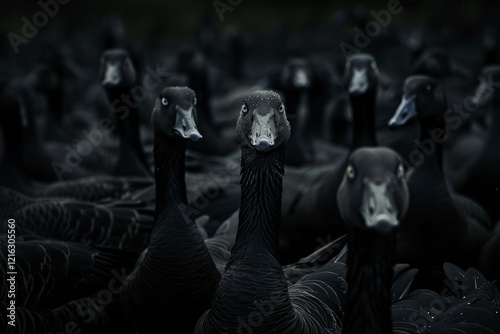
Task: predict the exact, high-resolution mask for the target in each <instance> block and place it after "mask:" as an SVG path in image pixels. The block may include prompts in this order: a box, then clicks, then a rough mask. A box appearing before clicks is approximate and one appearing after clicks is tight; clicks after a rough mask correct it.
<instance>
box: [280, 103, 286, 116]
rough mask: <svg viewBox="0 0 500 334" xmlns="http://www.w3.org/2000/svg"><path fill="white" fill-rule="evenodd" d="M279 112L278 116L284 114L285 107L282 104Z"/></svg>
mask: <svg viewBox="0 0 500 334" xmlns="http://www.w3.org/2000/svg"><path fill="white" fill-rule="evenodd" d="M279 112H280V114H282V113H284V112H285V105H284V104H283V103H282V104H281V105H280V109H279Z"/></svg>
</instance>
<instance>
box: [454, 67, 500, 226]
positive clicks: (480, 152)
mask: <svg viewBox="0 0 500 334" xmlns="http://www.w3.org/2000/svg"><path fill="white" fill-rule="evenodd" d="M480 76H481V77H482V78H484V79H485V80H486V81H485V82H482V83H481V84H480V85H479V86H478V88H477V90H476V95H475V97H474V98H473V101H474V102H475V103H477V104H482V105H484V104H488V103H491V114H492V123H491V125H490V129H489V131H488V133H487V136H486V137H485V138H484V141H483V142H481V143H480V144H479V145H475V146H472V149H475V150H474V151H473V150H471V149H469V150H467V153H469V155H468V156H467V157H465V156H459V157H460V158H462V159H461V160H462V161H461V164H460V165H461V168H460V169H459V170H458V171H457V170H455V171H454V173H455V174H456V175H455V176H454V179H455V182H454V185H455V189H456V190H457V191H458V192H460V193H462V194H464V195H467V196H469V197H471V198H472V199H474V200H476V201H477V202H479V204H481V205H482V206H483V207H484V208H485V209H486V211H487V212H488V214H489V215H490V218H491V220H492V221H493V222H496V221H497V220H498V219H500V208H499V205H498V203H500V190H499V189H500V171H499V170H498V168H497V166H500V153H499V152H498V143H499V141H500V134H499V131H498V129H500V89H498V84H497V83H498V82H499V80H500V66H498V65H490V66H487V67H485V68H484V69H483V70H482V71H481V75H480ZM486 82H488V83H489V86H488V85H487V84H486ZM464 159H467V160H466V162H464ZM456 165H458V163H457V164H456Z"/></svg>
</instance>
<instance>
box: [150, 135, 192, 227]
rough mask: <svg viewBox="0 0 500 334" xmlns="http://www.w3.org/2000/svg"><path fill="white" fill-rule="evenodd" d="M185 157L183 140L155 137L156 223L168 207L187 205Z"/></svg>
mask: <svg viewBox="0 0 500 334" xmlns="http://www.w3.org/2000/svg"><path fill="white" fill-rule="evenodd" d="M185 157H186V142H185V140H182V139H176V138H170V137H166V136H160V135H155V138H154V160H155V180H156V214H155V216H156V219H157V221H158V219H159V218H160V217H161V216H162V214H163V213H164V212H165V211H166V210H165V209H166V208H167V207H168V206H169V205H187V196H186V182H185Z"/></svg>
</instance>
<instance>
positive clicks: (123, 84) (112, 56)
mask: <svg viewBox="0 0 500 334" xmlns="http://www.w3.org/2000/svg"><path fill="white" fill-rule="evenodd" d="M136 79H137V75H136V71H135V69H134V64H133V62H132V59H131V58H130V56H129V54H128V52H127V51H125V50H124V49H110V50H106V51H104V52H103V53H102V56H101V67H100V69H99V82H100V83H101V85H102V86H103V87H104V88H109V89H113V88H130V87H132V86H134V85H135V83H136Z"/></svg>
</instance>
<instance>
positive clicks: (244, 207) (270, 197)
mask: <svg viewBox="0 0 500 334" xmlns="http://www.w3.org/2000/svg"><path fill="white" fill-rule="evenodd" d="M283 175H284V148H278V149H276V150H274V151H272V152H259V151H256V150H254V149H251V148H242V154H241V181H240V185H241V205H240V213H239V219H240V220H239V225H238V232H237V236H236V241H235V246H234V249H233V253H238V251H239V250H241V249H243V248H246V250H245V251H253V250H257V251H261V250H266V251H268V252H269V253H270V254H271V255H272V256H274V257H275V258H278V253H279V241H278V236H279V223H280V219H281V194H282V189H283Z"/></svg>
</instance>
